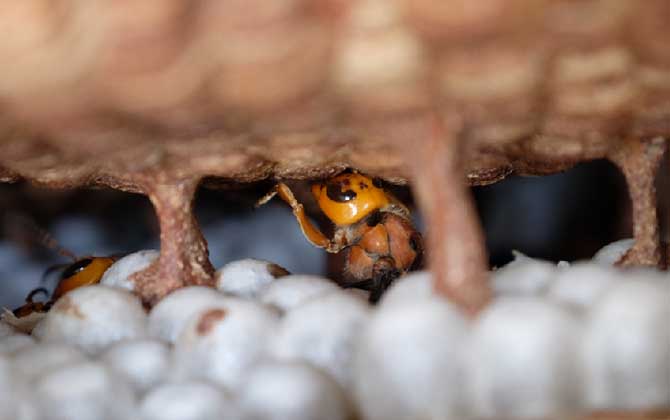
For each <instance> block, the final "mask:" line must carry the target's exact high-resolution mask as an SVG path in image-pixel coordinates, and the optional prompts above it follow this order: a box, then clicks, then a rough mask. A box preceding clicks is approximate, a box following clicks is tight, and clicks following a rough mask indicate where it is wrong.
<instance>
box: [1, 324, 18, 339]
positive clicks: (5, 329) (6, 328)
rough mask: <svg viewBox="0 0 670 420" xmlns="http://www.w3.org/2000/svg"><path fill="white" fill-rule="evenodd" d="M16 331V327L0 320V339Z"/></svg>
mask: <svg viewBox="0 0 670 420" xmlns="http://www.w3.org/2000/svg"><path fill="white" fill-rule="evenodd" d="M17 333H18V331H17V330H16V328H14V327H12V326H11V325H9V324H7V323H5V322H4V321H2V320H0V339H2V338H5V337H7V336H10V335H14V334H17Z"/></svg>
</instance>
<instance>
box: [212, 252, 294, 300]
mask: <svg viewBox="0 0 670 420" xmlns="http://www.w3.org/2000/svg"><path fill="white" fill-rule="evenodd" d="M289 274H290V273H289V272H288V271H287V270H286V269H285V268H284V267H282V266H280V265H278V264H275V263H272V262H269V261H265V260H257V259H254V258H245V259H243V260H237V261H232V262H229V263H228V264H226V265H224V266H223V267H221V269H219V270H218V271H217V272H216V275H215V280H216V288H217V289H219V290H220V291H222V292H225V293H229V294H231V295H234V296H239V297H243V298H248V299H252V298H255V297H257V296H258V295H259V293H260V292H261V291H262V290H263V289H265V288H266V287H267V286H268V285H269V284H270V283H272V282H273V281H274V280H276V279H278V278H281V277H284V276H287V275H289Z"/></svg>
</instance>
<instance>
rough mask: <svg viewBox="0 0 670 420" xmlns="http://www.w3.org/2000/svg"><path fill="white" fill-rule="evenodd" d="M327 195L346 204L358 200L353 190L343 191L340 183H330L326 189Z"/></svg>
mask: <svg viewBox="0 0 670 420" xmlns="http://www.w3.org/2000/svg"><path fill="white" fill-rule="evenodd" d="M326 195H328V198H330V199H331V200H333V201H336V202H338V203H344V202H346V201H351V200H353V199H354V198H356V192H355V191H353V190H343V189H342V185H341V184H339V183H330V184H328V186H327V187H326Z"/></svg>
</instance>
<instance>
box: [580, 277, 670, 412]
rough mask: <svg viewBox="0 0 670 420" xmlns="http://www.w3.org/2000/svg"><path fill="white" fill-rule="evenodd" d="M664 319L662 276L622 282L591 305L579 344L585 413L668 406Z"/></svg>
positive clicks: (666, 295) (668, 296) (669, 308)
mask: <svg viewBox="0 0 670 420" xmlns="http://www.w3.org/2000/svg"><path fill="white" fill-rule="evenodd" d="M631 277H632V276H631ZM668 320H670V282H669V281H668V279H667V278H664V276H663V275H662V274H658V276H657V278H656V279H650V278H649V277H648V276H647V278H630V279H628V280H626V281H622V282H620V283H618V284H616V285H614V286H613V287H612V288H611V289H610V290H609V291H608V292H607V293H606V294H605V295H604V296H603V297H602V298H601V299H600V300H599V301H598V302H596V303H595V305H594V306H593V308H592V309H591V311H590V313H589V314H588V316H587V321H586V334H585V338H584V343H583V352H584V360H585V365H586V371H587V377H586V383H587V388H586V393H587V396H588V404H589V408H590V409H592V410H597V409H605V408H607V409H614V410H617V409H618V410H650V409H654V408H663V407H665V408H667V407H668V406H670V327H669V326H668Z"/></svg>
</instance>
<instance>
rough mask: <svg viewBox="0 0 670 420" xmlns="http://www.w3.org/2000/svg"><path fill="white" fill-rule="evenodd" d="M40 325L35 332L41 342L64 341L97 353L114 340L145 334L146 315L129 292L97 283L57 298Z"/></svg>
mask: <svg viewBox="0 0 670 420" xmlns="http://www.w3.org/2000/svg"><path fill="white" fill-rule="evenodd" d="M38 327H39V328H37V327H36V331H33V334H34V335H36V336H38V337H37V338H39V339H40V340H42V341H62V342H65V343H69V344H73V345H76V346H78V347H80V348H82V349H84V350H85V351H86V352H88V353H97V352H98V351H100V350H103V349H105V348H106V347H107V346H109V345H110V344H112V343H114V342H117V341H120V340H123V339H129V338H137V337H144V336H145V335H146V330H147V316H146V314H145V312H144V308H143V307H142V304H141V303H140V300H139V299H138V298H137V297H136V296H134V295H132V294H131V293H130V292H127V291H125V290H121V289H118V288H113V287H109V286H102V285H95V286H87V287H79V288H77V289H74V290H72V291H71V292H69V293H67V294H65V295H64V296H63V297H61V298H60V299H58V301H56V303H55V304H54V306H53V307H52V308H51V310H50V311H49V312H48V313H47V316H46V317H45V318H44V320H43V321H42V322H41V323H40V324H38Z"/></svg>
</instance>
